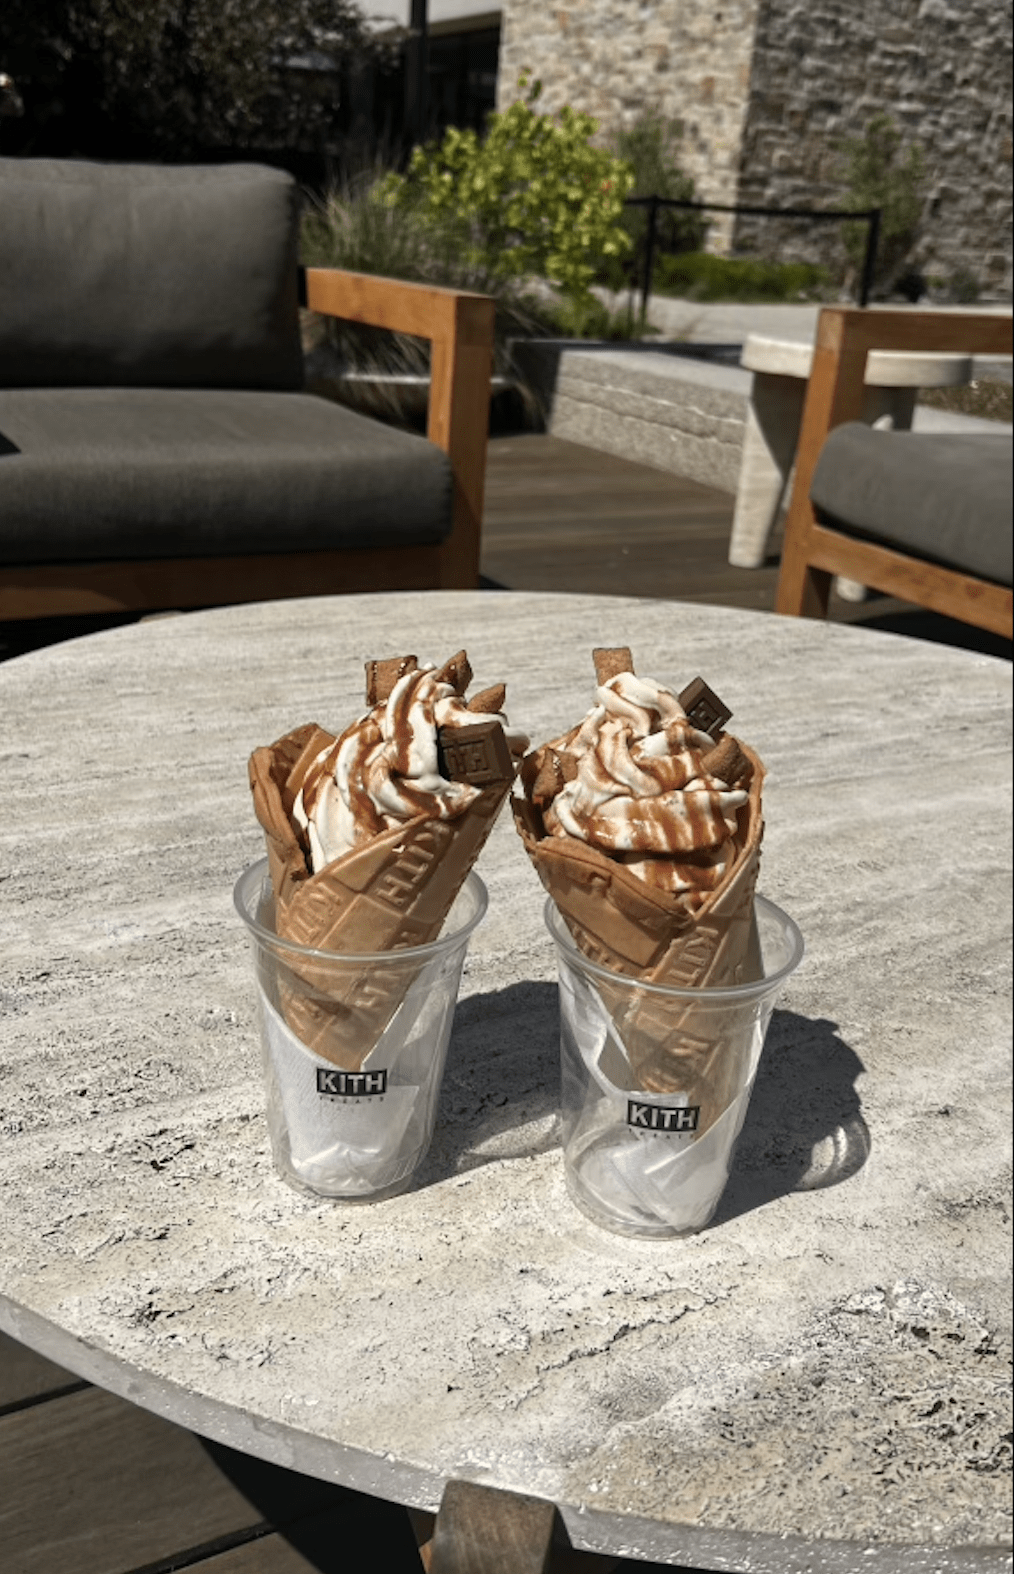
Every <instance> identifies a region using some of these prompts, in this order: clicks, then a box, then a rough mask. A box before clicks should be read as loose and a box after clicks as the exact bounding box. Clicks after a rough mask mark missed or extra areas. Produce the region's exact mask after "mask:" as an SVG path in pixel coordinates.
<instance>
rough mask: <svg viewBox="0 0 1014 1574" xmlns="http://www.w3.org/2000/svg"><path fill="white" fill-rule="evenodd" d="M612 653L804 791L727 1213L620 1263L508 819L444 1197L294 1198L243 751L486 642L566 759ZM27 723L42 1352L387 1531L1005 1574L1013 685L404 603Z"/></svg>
mask: <svg viewBox="0 0 1014 1574" xmlns="http://www.w3.org/2000/svg"><path fill="white" fill-rule="evenodd" d="M596 644H605V645H620V644H629V645H631V646H632V648H633V650H634V655H635V658H636V662H637V666H638V668H639V670H641V671H642V672H644V673H646V674H650V675H652V676H655V677H658V678H661V679H665V680H669V681H672V682H673V683H674V684H676V686H677V687H682V686H683V685H684V684H685V683H686V682H687V681H689V679H690V678H692V677H694V676H696V675H697V674H698V673H701V674H702V675H703V676H704V677H705V678H706V679H707V680H708V681H709V682H710V683H711V684H712V686H713V687H714V688H715V689H717V691H718V692H719V694H721V695H722V697H723V698H724V699H725V700H726V702H727V703H728V704H729V705H730V706H731V707H732V709H733V710H734V712H735V717H734V720H733V722H732V724H731V725H732V729H733V731H735V732H738V733H739V734H740V735H741V736H743V737H745V738H746V739H748V740H749V741H750V742H752V743H753V744H754V745H755V746H756V748H757V749H758V751H759V753H760V754H761V756H762V758H763V759H764V760H765V762H766V763H767V766H768V770H769V776H768V782H767V787H766V795H765V805H766V818H767V824H768V830H767V835H766V839H765V853H764V861H763V867H762V874H761V882H760V884H761V889H762V890H763V891H764V892H765V893H766V894H767V895H768V896H770V897H771V898H772V899H773V900H774V901H776V902H778V903H779V904H780V905H781V906H783V907H784V908H785V909H786V910H787V911H788V912H790V913H791V914H792V915H793V917H794V918H795V919H796V921H797V922H798V923H799V925H800V927H801V929H802V930H803V933H804V935H805V937H806V941H807V957H806V960H805V961H804V964H803V967H802V968H801V969H800V971H799V972H798V973H797V974H796V975H795V977H794V978H793V979H792V981H791V983H790V986H789V988H788V989H787V990H786V992H785V994H784V996H783V997H782V1000H781V1003H780V1004H781V1009H780V1010H779V1012H778V1013H777V1014H776V1017H775V1021H774V1025H773V1027H772V1030H771V1033H770V1035H769V1039H768V1044H767V1047H766V1049H765V1054H764V1058H763V1061H762V1066H761V1072H760V1076H759V1079H758V1085H757V1089H756V1092H755V1095H754V1099H753V1103H752V1105H751V1110H750V1113H749V1115H748V1118H747V1124H746V1128H745V1131H744V1136H743V1140H742V1144H741V1147H740V1151H739V1155H738V1157H737V1161H736V1168H735V1170H734V1173H733V1177H732V1180H731V1182H730V1186H729V1189H728V1191H727V1193H726V1196H725V1199H724V1200H723V1203H722V1204H721V1206H720V1210H719V1213H718V1216H717V1218H716V1220H715V1222H714V1223H713V1225H712V1226H711V1227H710V1228H709V1229H708V1230H707V1231H705V1232H704V1233H703V1234H701V1235H699V1236H695V1237H692V1238H690V1239H687V1240H682V1241H676V1242H670V1243H655V1242H638V1241H629V1240H624V1239H622V1238H620V1237H614V1236H611V1235H608V1234H605V1233H603V1232H600V1231H598V1230H597V1229H596V1228H595V1227H594V1226H593V1225H592V1224H590V1223H589V1222H587V1221H586V1220H585V1219H584V1218H583V1217H582V1216H581V1215H579V1214H577V1213H576V1212H575V1211H574V1209H573V1208H572V1207H571V1205H570V1203H569V1202H568V1200H567V1198H566V1194H565V1191H564V1186H563V1178H562V1173H561V1163H560V1154H559V1148H558V1144H557V1140H556V1135H555V1111H556V1102H557V1044H556V1033H557V1017H556V995H555V981H554V973H553V958H552V951H551V945H550V942H549V939H548V936H547V935H546V933H545V931H544V928H543V924H542V917H541V907H542V893H541V888H540V887H539V885H538V882H537V880H536V878H535V876H534V874H533V872H532V870H531V869H530V867H529V865H528V863H527V860H526V858H525V856H524V853H523V851H522V849H521V846H520V843H519V842H518V840H517V838H516V836H515V833H514V831H513V828H512V826H511V825H510V823H509V822H508V820H507V819H506V818H505V819H503V820H502V821H501V822H500V824H499V825H498V827H497V829H496V830H495V831H494V834H493V837H492V839H491V841H490V843H489V844H488V846H487V848H486V849H485V851H484V853H483V855H482V859H481V861H480V866H479V868H480V873H481V874H482V875H483V877H484V879H485V880H486V882H487V885H488V886H489V890H490V897H491V903H490V912H489V915H488V918H487V920H486V921H485V923H484V924H483V925H482V927H481V928H480V929H479V931H478V933H477V935H476V937H475V939H474V941H473V944H472V949H471V954H470V959H469V962H468V964H467V972H466V975H465V978H464V982H463V989H462V998H461V1000H460V1003H459V1008H458V1015H457V1021H456V1026H455V1032H454V1038H453V1041H452V1045H451V1051H450V1056H449V1061H448V1069H447V1076H446V1080H445V1084H444V1089H443V1096H442V1102H441V1107H440V1114H439V1117H438V1128H437V1135H436V1138H435V1141H434V1146H433V1149H432V1151H431V1153H430V1155H429V1157H428V1159H427V1160H426V1163H425V1167H424V1171H423V1173H422V1174H421V1176H420V1178H419V1184H418V1185H417V1186H416V1188H415V1189H414V1190H412V1191H410V1192H409V1193H407V1194H406V1195H404V1196H402V1197H400V1198H396V1199H392V1200H390V1201H388V1202H385V1203H382V1204H378V1205H375V1206H372V1207H370V1206H365V1207H364V1206H360V1207H352V1206H348V1205H342V1204H336V1203H330V1202H324V1201H321V1200H316V1199H313V1198H311V1197H308V1196H306V1195H303V1194H301V1193H298V1192H296V1191H293V1190H291V1189H289V1188H288V1187H287V1186H286V1185H285V1184H284V1183H283V1182H282V1181H281V1180H279V1179H278V1178H277V1177H276V1176H275V1174H274V1173H273V1171H272V1168H271V1164H270V1160H269V1155H268V1144H267V1133H266V1130H265V1124H264V1117H263V1100H262V1093H261V1086H260V1079H259V1067H258V1056H257V1045H256V1033H257V1030H256V1023H255V1015H254V999H253V990H252V983H251V974H250V964H249V958H248V954H247V950H246V940H245V936H244V934H243V933H242V931H241V926H240V923H239V921H238V919H237V917H236V916H235V913H234V911H233V907H232V896H231V893H232V885H233V882H234V880H235V878H236V876H237V874H238V873H239V872H240V870H241V869H242V868H243V867H244V866H245V865H246V864H247V863H249V862H250V861H251V860H252V859H254V858H256V857H258V856H259V855H260V853H261V841H260V833H259V831H258V828H257V826H256V823H255V821H254V817H253V813H252V810H251V806H250V802H249V792H248V788H247V784H246V759H247V756H248V754H249V752H250V751H251V749H252V748H254V747H255V746H256V745H258V744H261V743H264V742H268V741H270V740H272V739H273V738H275V737H277V736H279V735H280V734H281V733H283V732H285V731H287V730H288V729H289V728H290V727H292V726H294V725H297V724H299V723H301V722H304V721H309V720H318V721H320V722H321V723H322V724H323V725H325V726H331V727H338V726H340V725H343V724H344V723H345V721H346V720H348V719H349V718H350V717H351V716H352V715H354V714H356V713H358V712H359V710H360V709H361V708H362V671H363V662H364V661H365V660H366V659H367V658H369V657H372V656H377V655H390V654H399V653H402V652H405V651H413V652H415V653H416V654H418V655H419V656H420V658H422V659H430V660H435V661H441V660H443V659H444V657H446V656H447V655H449V654H450V653H451V652H452V651H454V650H456V649H457V648H459V647H460V646H462V645H464V646H465V647H466V648H467V649H468V652H469V655H470V658H471V661H472V665H473V667H474V669H475V678H476V684H477V686H485V685H487V684H490V683H493V682H495V681H497V680H498V679H500V678H505V679H506V681H507V684H508V710H509V713H510V715H511V718H512V720H514V721H515V722H516V723H518V724H519V725H522V726H524V727H525V728H526V729H527V730H528V731H529V732H530V733H531V734H532V736H533V738H534V739H535V740H537V741H541V740H543V739H545V738H546V737H549V736H552V735H554V734H555V733H557V732H559V731H560V730H562V728H563V727H564V725H566V724H567V723H569V722H570V721H572V720H573V719H575V718H576V717H577V716H578V715H579V714H582V713H583V712H584V710H585V709H586V708H587V705H588V704H589V703H590V698H591V686H592V666H591V658H590V650H591V647H592V646H593V645H596ZM0 718H2V724H0V726H2V730H0V783H2V787H0V793H2V798H0V801H2V803H3V817H2V822H0V849H2V863H0V935H2V945H0V955H2V961H0V1008H2V1011H3V1019H2V1043H0V1074H2V1076H0V1110H2V1115H0V1120H2V1132H3V1141H2V1143H0V1179H2V1185H3V1198H4V1203H3V1207H2V1209H0V1325H2V1326H3V1327H4V1328H5V1329H6V1330H7V1331H8V1332H10V1333H11V1334H13V1335H14V1336H15V1337H16V1338H20V1339H23V1340H25V1341H26V1342H27V1343H29V1344H31V1345H33V1346H35V1347H36V1348H37V1349H39V1350H41V1351H42V1352H43V1353H44V1354H47V1355H49V1356H51V1357H52V1358H53V1359H55V1360H57V1361H60V1362H62V1363H63V1364H65V1365H67V1366H69V1367H70V1368H72V1369H73V1370H75V1371H77V1372H79V1373H80V1374H81V1375H82V1376H85V1377H88V1378H91V1379H93V1380H95V1381H97V1382H99V1383H101V1384H103V1385H104V1386H106V1387H107V1388H110V1389H113V1390H115V1391H117V1392H119V1393H121V1394H123V1395H125V1396H126V1397H127V1398H129V1399H133V1400H136V1401H137V1402H138V1403H140V1404H142V1405H146V1406H148V1407H149V1408H151V1409H153V1410H156V1411H158V1412H160V1413H162V1414H164V1415H167V1416H170V1417H171V1418H173V1419H174V1420H176V1421H179V1422H181V1423H182V1424H184V1425H187V1426H191V1427H193V1428H194V1429H196V1430H197V1431H200V1432H203V1433H206V1434H207V1435H209V1436H213V1437H216V1438H219V1439H221V1440H222V1441H225V1442H228V1443H230V1444H232V1445H234V1446H236V1447H239V1448H242V1449H246V1450H248V1451H249V1452H251V1453H255V1454H259V1455H263V1456H264V1457H268V1458H271V1459H274V1460H277V1461H279V1462H281V1463H284V1464H287V1465H291V1466H294V1467H296V1468H297V1469H301V1470H304V1471H308V1472H311V1473H314V1474H317V1475H320V1476H325V1477H335V1478H337V1479H340V1480H342V1481H344V1482H346V1483H348V1484H350V1485H353V1486H357V1487H361V1488H363V1489H365V1490H368V1491H373V1492H376V1493H378V1494H381V1495H383V1496H386V1497H390V1498H396V1499H400V1500H401V1501H404V1502H407V1503H412V1504H415V1505H417V1506H420V1507H428V1508H435V1507H436V1505H437V1503H438V1501H439V1497H440V1492H441V1489H442V1485H443V1483H444V1481H445V1480H446V1479H448V1478H449V1477H452V1476H463V1477H467V1478H469V1479H472V1480H475V1481H479V1482H487V1483H489V1484H492V1485H498V1486H502V1487H505V1488H510V1489H516V1490H520V1491H527V1492H532V1493H535V1494H537V1495H540V1496H543V1497H547V1498H551V1499H553V1500H554V1501H556V1502H557V1503H558V1504H559V1505H560V1508H561V1511H562V1513H563V1516H564V1518H565V1520H566V1522H567V1524H568V1526H569V1528H570V1532H571V1536H572V1538H573V1540H574V1542H575V1544H576V1545H583V1546H586V1547H589V1548H593V1549H598V1550H602V1551H615V1552H620V1553H622V1552H627V1553H628V1554H630V1555H634V1556H640V1557H643V1558H654V1559H659V1560H665V1561H670V1562H676V1561H677V1560H680V1561H683V1562H692V1563H695V1564H697V1565H698V1566H700V1565H703V1566H706V1567H709V1568H714V1569H721V1570H730V1571H732V1570H738V1571H744V1574H746V1571H753V1574H793V1571H800V1574H801V1571H803V1570H815V1569H818V1568H819V1569H820V1570H821V1571H824V1570H828V1571H831V1574H839V1571H845V1570H849V1571H853V1570H858V1569H863V1570H874V1571H878V1574H882V1571H886V1570H899V1571H900V1570H904V1571H914V1570H920V1571H926V1574H928V1571H930V1570H933V1571H937V1570H945V1569H946V1570H951V1569H953V1570H958V1569H964V1570H971V1569H982V1570H986V1569H988V1570H999V1569H1001V1568H1005V1567H1007V1566H1008V1562H1009V1559H1008V1557H1007V1554H1006V1553H1005V1552H1004V1551H1003V1550H1002V1549H1003V1548H1004V1547H1008V1546H1009V1510H1010V1478H1009V1464H1010V1442H1009V1437H1010V1418H1009V1389H1008V1386H1007V1385H1008V1376H1007V1371H1006V1359H1007V1357H1008V1356H1009V1350H1010V1301H1009V1281H1008V1276H1007V1242H1006V1233H1007V1231H1006V1226H1007V1218H1008V1213H1007V1205H1008V1172H1007V1166H1008V1162H1009V1160H1008V1155H1009V1130H1010V1119H1009V1081H1008V1055H1009V1037H1010V992H1009V964H1010V938H1009V936H1010V881H1009V874H1010V815H1009V808H1010V734H1009V724H1010V668H1009V666H1008V665H1007V664H1006V663H1002V662H999V661H996V660H993V659H990V658H988V657H979V656H975V655H972V654H969V653H967V652H963V651H956V650H953V649H949V648H944V647H938V646H933V645H930V644H925V643H917V642H915V641H909V640H905V639H900V638H897V637H895V636H891V635H881V634H874V633H870V632H867V631H859V630H855V629H848V628H840V627H834V626H828V625H825V624H814V623H807V622H802V621H796V620H792V619H784V618H776V617H773V616H767V615H763V614H753V613H745V612H735V611H729V610H724V609H719V608H710V607H702V606H688V605H682V604H678V603H671V602H667V603H663V602H656V603H650V602H648V603H646V602H635V601H628V600H622V599H619V598H592V597H583V596H574V597H564V596H539V595H520V594H506V593H495V592H492V593H480V592H476V593H474V594H473V593H446V594H426V595H423V594H407V595H384V596H375V597H348V598H338V599H331V600H319V601H303V602H282V603H273V604H270V605H263V606H253V607H236V608H231V609H227V610H223V611H216V612H210V613H197V614H192V615H188V616H183V617H179V618H168V619H163V620H158V621H154V622H149V623H146V624H140V625H137V626H135V627H131V628H125V629H120V630H116V631H112V632H109V633H107V634H103V635H99V636H95V637H92V638H89V639H85V640H82V641H75V642H72V643H70V644H66V645H61V646H56V647H52V648H50V649H48V650H44V651H40V652H37V653H35V654H33V655H29V656H25V657H22V658H20V659H19V660H16V661H12V662H9V663H7V664H5V665H3V666H0ZM807 1177H808V1178H807ZM821 1181H823V1182H825V1183H826V1184H824V1185H820V1184H817V1183H819V1182H821ZM815 1539H817V1540H819V1541H820V1542H821V1545H820V1547H819V1549H815V1548H814V1546H813V1541H814V1540H815Z"/></svg>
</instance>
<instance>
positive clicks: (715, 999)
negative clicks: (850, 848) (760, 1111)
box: [545, 896, 803, 1238]
mask: <svg viewBox="0 0 1014 1574" xmlns="http://www.w3.org/2000/svg"><path fill="white" fill-rule="evenodd" d="M754 912H755V918H756V932H757V939H758V942H759V955H760V961H759V972H760V976H759V977H758V978H757V980H756V982H751V983H744V984H736V985H733V986H730V987H728V988H721V989H669V988H665V987H663V986H661V985H653V984H645V983H641V982H640V981H639V980H637V979H636V978H629V977H627V976H625V975H624V974H621V973H614V972H612V971H611V970H610V969H608V968H605V967H601V966H600V965H598V964H597V963H595V962H592V961H590V960H589V959H588V958H587V957H586V956H584V955H583V953H582V952H581V951H579V950H578V948H577V946H576V945H575V943H574V940H573V938H572V937H571V934H570V931H569V930H568V928H567V926H566V924H565V923H564V921H563V919H562V918H561V916H560V914H559V912H558V910H557V908H556V906H555V905H554V903H553V902H552V901H549V902H547V903H546V909H545V916H546V924H547V926H548V928H549V932H550V934H551V935H552V937H553V939H554V941H555V942H556V955H557V964H558V968H559V977H560V1053H561V1069H562V1112H563V1159H564V1173H565V1177H566V1182H567V1190H568V1192H569V1193H570V1196H571V1199H572V1200H573V1201H574V1202H575V1203H576V1205H577V1206H578V1207H579V1208H580V1209H581V1211H582V1213H584V1214H586V1215H587V1216H588V1217H589V1218H590V1219H592V1220H594V1222H595V1223H596V1224H599V1225H601V1226H602V1227H603V1228H605V1229H607V1230H613V1231H616V1232H617V1233H619V1234H621V1235H639V1236H648V1237H654V1238H665V1237H668V1236H678V1235H689V1234H692V1233H694V1232H695V1231H697V1230H701V1229H703V1228H704V1226H705V1225H706V1224H707V1223H708V1220H709V1219H710V1218H711V1217H712V1215H713V1213H714V1211H715V1209H716V1208H717V1206H718V1203H719V1199H720V1198H721V1195H722V1192H723V1191H724V1190H725V1185H726V1182H727V1180H728V1178H729V1170H730V1168H731V1165H732V1158H733V1154H734V1152H735V1146H736V1141H737V1138H738V1137H739V1133H740V1130H741V1129H742V1125H743V1120H744V1117H745V1115H746V1110H747V1105H748V1104H749V1101H750V1093H751V1091H752V1088H753V1083H754V1078H755V1076H756V1073H757V1065H758V1062H759V1060H760V1054H761V1049H762V1048H763V1044H764V1036H765V1034H766V1032H767V1029H768V1024H769V1022H770V1020H771V1013H772V1011H773V1010H774V1007H775V1002H776V1000H777V999H778V995H779V993H780V991H781V989H782V987H783V986H784V984H785V982H786V980H787V979H788V978H789V976H790V975H791V974H792V973H793V971H794V970H795V968H796V967H798V965H799V963H800V961H801V960H802V955H803V939H802V936H801V934H800V933H799V930H798V929H797V928H796V925H795V924H794V923H793V921H792V919H791V918H789V917H788V915H787V914H786V913H783V912H782V911H781V909H780V908H778V907H775V905H774V904H773V903H772V902H768V901H766V900H765V898H764V897H762V896H758V897H756V898H755V908H754ZM652 1056H654V1059H652ZM646 1063H647V1064H654V1065H656V1066H657V1065H658V1064H659V1063H663V1064H664V1066H665V1072H666V1074H665V1076H664V1077H658V1076H655V1077H654V1079H653V1083H654V1085H653V1086H651V1087H645V1086H643V1085H640V1084H641V1083H642V1082H643V1081H644V1080H645V1077H644V1067H645V1064H646ZM635 1067H639V1068H640V1074H639V1072H638V1070H635V1069H634V1068H635ZM660 1082H661V1083H664V1084H665V1085H664V1086H659V1083H660Z"/></svg>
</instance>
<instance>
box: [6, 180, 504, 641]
mask: <svg viewBox="0 0 1014 1574" xmlns="http://www.w3.org/2000/svg"><path fill="white" fill-rule="evenodd" d="M298 226H299V193H298V188H297V187H296V184H295V182H294V181H293V180H292V179H291V177H290V176H288V175H287V174H285V173H283V172H282V171H278V170H273V169H269V168H266V167H263V166H260V165H250V164H234V165H214V166H206V167H166V166H157V165H129V164H109V165H102V164H93V163H87V162H84V161H77V160H49V159H0V620H3V619H14V618H28V617H43V616H49V615H57V614H60V615H62V614H65V613H84V612H108V611H119V610H146V609H158V608H167V607H173V608H177V607H194V606H202V605H212V604H221V603H227V602H237V601H250V600H261V599H273V598H276V597H282V596H295V595H315V594H332V593H336V592H345V591H363V590H388V589H414V588H423V589H425V588H437V587H461V588H466V587H474V586H475V585H476V584H477V583H478V573H479V544H480V528H481V519H482V502H483V482H484V473H485V455H486V438H487V428H488V410H489V391H490V372H491V360H492V342H493V304H492V302H491V301H490V300H488V299H487V298H486V297H484V296H481V295H474V294H469V293H467V292H461V291H455V290H444V289H437V288H431V287H429V286H425V285H416V284H408V283H404V282H401V281H397V280H391V279H382V278H375V277H372V276H366V275H360V274H352V273H345V272H341V271H339V270H335V269H326V268H310V269H306V270H302V269H299V268H298V267H297V242H298ZM300 301H302V302H303V304H305V305H306V306H308V307H310V308H311V309H312V310H314V311H319V312H325V313H330V314H332V315H335V316H340V317H344V318H348V319H350V320H352V321H356V322H364V323H371V324H374V325H376V326H379V327H383V328H388V329H392V330H395V331H398V332H402V333H409V334H415V335H418V336H420V337H422V338H426V339H429V340H430V343H431V348H432V376H431V391H430V400H429V417H428V432H427V437H426V438H423V437H420V436H416V435H414V434H412V433H408V432H403V431H400V430H396V429H395V428H393V427H390V426H387V425H385V424H383V423H381V422H379V421H374V420H371V419H369V418H368V417H366V416H363V415H360V414H357V413H355V412H353V411H351V410H348V409H346V408H344V407H342V406H340V405H338V404H335V403H333V402H332V401H330V400H326V399H322V398H318V397H315V396H314V395H311V394H308V393H306V392H304V391H303V357H302V350H301V345H300V331H299V305H300Z"/></svg>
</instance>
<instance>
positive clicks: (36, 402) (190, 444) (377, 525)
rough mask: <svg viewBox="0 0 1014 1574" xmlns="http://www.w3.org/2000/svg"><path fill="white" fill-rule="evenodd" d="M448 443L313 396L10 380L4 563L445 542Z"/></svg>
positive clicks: (1, 470)
mask: <svg viewBox="0 0 1014 1574" xmlns="http://www.w3.org/2000/svg"><path fill="white" fill-rule="evenodd" d="M450 521H451V472H450V464H449V461H448V459H447V456H446V454H444V453H443V452H442V451H441V450H440V449H438V448H436V447H434V445H433V444H432V443H429V442H427V441H426V440H425V439H424V438H421V437H414V436H412V435H411V434H409V433H406V432H400V431H397V430H395V429H394V428H392V427H388V426H384V425H382V424H381V423H380V422H378V421H371V420H368V419H367V418H365V417H364V416H360V415H356V414H355V413H354V412H353V411H351V410H345V409H343V408H342V407H341V406H339V405H335V404H331V403H329V402H328V401H327V400H325V399H318V398H315V397H314V396H313V395H310V394H302V393H289V394H286V393H262V392H256V391H250V390H238V391H226V390H216V389H197V390H192V391H184V390H181V389H153V388H141V389H115V388H108V389H107V388H54V389H43V388H26V389H11V390H8V391H6V392H4V391H2V390H0V563H2V564H8V565H9V564H14V563H53V562H80V561H82V560H95V559H118V558H128V559H129V558H171V557H191V556H204V557H206V556H216V555H224V556H235V555H237V554H247V553H255V552H258V553H259V552H273V553H281V552H303V551H305V552H310V551H324V550H328V549H336V548H346V547H386V546H402V545H410V544H418V545H424V544H430V543H437V542H440V541H442V540H444V539H445V537H446V536H447V535H448V534H449V531H450Z"/></svg>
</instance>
